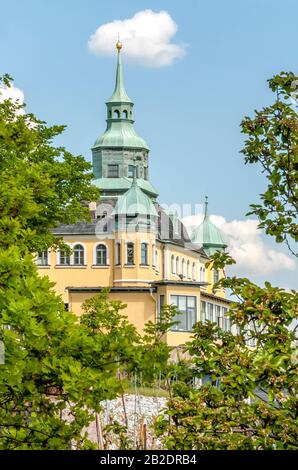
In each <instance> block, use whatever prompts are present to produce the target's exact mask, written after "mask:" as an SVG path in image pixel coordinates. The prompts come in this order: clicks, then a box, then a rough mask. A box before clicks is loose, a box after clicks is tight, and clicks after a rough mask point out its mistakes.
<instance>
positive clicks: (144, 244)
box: [140, 242, 149, 266]
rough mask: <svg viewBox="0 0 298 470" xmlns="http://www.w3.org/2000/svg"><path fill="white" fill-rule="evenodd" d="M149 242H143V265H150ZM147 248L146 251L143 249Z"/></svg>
mask: <svg viewBox="0 0 298 470" xmlns="http://www.w3.org/2000/svg"><path fill="white" fill-rule="evenodd" d="M148 248H149V247H148V242H141V263H140V264H141V265H142V266H149V259H148V254H149V249H148ZM143 249H145V251H143Z"/></svg>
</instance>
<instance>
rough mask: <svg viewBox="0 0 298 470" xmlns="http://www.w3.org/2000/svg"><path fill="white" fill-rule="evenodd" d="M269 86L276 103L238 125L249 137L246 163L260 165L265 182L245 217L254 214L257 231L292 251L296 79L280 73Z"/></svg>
mask: <svg viewBox="0 0 298 470" xmlns="http://www.w3.org/2000/svg"><path fill="white" fill-rule="evenodd" d="M268 83H269V88H270V89H271V90H272V91H273V92H275V93H276V101H275V103H274V104H273V105H272V106H267V107H265V108H263V109H262V110H261V111H255V116H254V118H253V119H252V118H249V117H245V118H244V120H243V121H242V123H241V128H242V132H243V133H244V134H246V135H247V136H248V138H247V140H246V141H245V146H244V148H243V150H242V153H243V154H244V155H245V163H250V164H254V163H260V164H261V167H262V172H263V173H264V174H265V176H266V178H267V180H268V187H267V188H266V190H265V192H264V193H263V194H261V195H260V196H261V203H260V204H252V205H251V206H250V207H251V211H250V212H249V214H248V215H250V214H254V215H257V216H258V218H259V220H260V225H259V226H260V228H264V229H265V231H266V233H267V234H269V235H272V236H274V237H275V240H276V242H278V243H282V242H286V243H287V244H288V247H289V248H290V249H291V247H290V242H291V241H295V242H297V240H298V225H297V215H298V185H297V180H298V116H297V113H296V110H295V108H296V109H297V105H298V101H297V88H298V77H297V76H295V75H294V74H293V73H285V72H282V73H281V74H280V75H276V76H274V77H273V78H272V79H270V80H268ZM291 97H293V98H292V101H293V103H292V102H291V99H290V98H291ZM294 98H295V99H294ZM295 100H296V102H295ZM291 251H292V249H291Z"/></svg>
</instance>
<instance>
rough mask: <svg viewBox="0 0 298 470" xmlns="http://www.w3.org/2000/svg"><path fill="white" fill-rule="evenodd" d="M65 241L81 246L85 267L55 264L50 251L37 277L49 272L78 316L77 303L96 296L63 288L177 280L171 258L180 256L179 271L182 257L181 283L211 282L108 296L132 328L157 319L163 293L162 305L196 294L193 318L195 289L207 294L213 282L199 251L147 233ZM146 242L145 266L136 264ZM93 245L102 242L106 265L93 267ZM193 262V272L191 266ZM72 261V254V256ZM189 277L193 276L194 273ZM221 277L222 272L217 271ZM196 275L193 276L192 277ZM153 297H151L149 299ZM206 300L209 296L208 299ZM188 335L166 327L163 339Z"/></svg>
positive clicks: (175, 339) (173, 340)
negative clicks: (129, 253) (130, 254)
mask: <svg viewBox="0 0 298 470" xmlns="http://www.w3.org/2000/svg"><path fill="white" fill-rule="evenodd" d="M64 241H65V242H66V243H68V244H69V245H70V246H71V247H73V246H74V245H75V244H76V243H80V244H82V245H83V246H84V249H85V259H84V262H85V265H84V266H73V265H70V266H60V265H59V263H58V254H57V253H55V252H51V253H50V255H49V264H50V266H49V267H41V266H39V272H40V274H41V275H48V276H49V278H50V280H52V281H53V282H55V283H56V287H55V289H56V291H57V293H58V294H60V295H62V298H63V300H64V302H66V303H68V304H69V308H70V309H71V310H72V311H73V312H74V313H76V314H78V315H79V314H81V312H82V309H81V305H82V302H83V301H84V300H86V299H87V298H90V297H92V296H93V295H95V294H96V293H95V292H93V293H92V292H90V291H89V292H86V291H85V292H82V291H81V292H72V293H70V294H69V291H68V289H67V288H68V287H74V288H83V287H85V288H88V287H89V288H91V287H93V288H98V287H114V288H117V287H119V288H120V287H122V288H125V287H127V288H130V287H147V288H148V287H150V286H151V285H152V284H151V283H152V282H154V281H163V280H167V281H175V282H178V283H179V282H181V279H180V277H179V276H178V275H177V274H176V273H175V274H174V273H173V272H172V263H171V258H172V256H174V258H175V262H176V258H177V257H178V258H179V260H180V263H179V270H180V273H182V260H183V259H184V260H185V270H184V278H183V281H189V282H191V281H194V280H195V281H197V282H199V281H202V280H205V281H207V282H210V284H211V285H210V286H207V287H205V288H204V287H201V288H200V287H198V286H187V285H159V286H158V289H157V292H156V293H154V294H150V292H123V291H121V292H111V293H110V298H111V299H117V300H121V301H122V302H123V303H126V304H127V307H126V309H125V310H124V311H123V312H124V313H125V314H126V315H127V317H128V320H129V321H130V322H131V323H133V324H134V325H135V326H136V327H137V329H138V330H139V331H140V332H142V330H143V328H144V325H145V323H147V322H148V321H149V320H151V321H155V319H156V311H157V308H158V307H156V302H157V306H158V302H159V298H160V295H164V296H165V299H164V304H170V303H171V298H170V296H171V295H191V296H195V297H196V298H197V320H199V318H200V295H201V293H200V290H201V292H202V295H203V293H204V291H205V292H209V293H211V291H212V284H213V270H212V267H209V268H207V267H206V266H205V263H206V261H207V259H206V258H204V257H201V256H200V254H199V253H196V252H193V251H192V250H189V249H187V248H184V247H180V246H179V247H178V246H175V245H174V244H171V243H169V244H164V243H162V242H160V241H159V240H156V238H155V235H154V234H152V233H140V232H134V233H125V234H122V233H119V234H115V238H113V239H109V238H108V237H106V238H104V237H103V238H97V237H96V236H92V235H90V236H82V235H81V236H79V235H72V236H67V237H64ZM131 241H132V242H133V243H134V254H135V259H134V265H133V266H128V265H127V260H126V244H127V242H131ZM142 242H146V243H147V244H148V266H142V265H141V243H142ZM117 243H120V245H121V264H120V265H119V266H117V265H116V264H115V263H116V244H117ZM98 244H104V245H105V246H106V247H107V266H96V265H95V264H96V261H95V260H96V256H95V249H96V246H97V245H98ZM188 261H189V265H190V269H189V272H187V262H188ZM193 263H195V272H193V269H192V265H193ZM71 264H72V258H71ZM203 270H205V279H202V272H201V271H203ZM193 275H194V276H193ZM221 275H222V274H221ZM194 277H195V279H194ZM217 295H219V296H221V297H223V296H224V292H223V291H220V292H218V293H217ZM154 299H156V301H155V300H154ZM207 301H208V300H207ZM190 337H191V334H190V333H189V332H184V331H171V332H168V333H167V335H166V340H167V342H168V343H169V344H170V345H172V346H177V345H180V344H183V343H185V341H188V340H189V339H190Z"/></svg>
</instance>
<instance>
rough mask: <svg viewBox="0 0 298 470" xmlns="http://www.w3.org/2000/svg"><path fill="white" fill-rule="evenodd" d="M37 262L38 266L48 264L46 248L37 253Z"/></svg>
mask: <svg viewBox="0 0 298 470" xmlns="http://www.w3.org/2000/svg"><path fill="white" fill-rule="evenodd" d="M37 264H38V265H39V266H48V265H49V256H48V250H44V251H40V252H39V253H38V257H37Z"/></svg>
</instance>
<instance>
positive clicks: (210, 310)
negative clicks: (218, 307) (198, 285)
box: [207, 303, 213, 321]
mask: <svg viewBox="0 0 298 470" xmlns="http://www.w3.org/2000/svg"><path fill="white" fill-rule="evenodd" d="M207 320H209V321H213V304H210V303H208V304H207Z"/></svg>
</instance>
